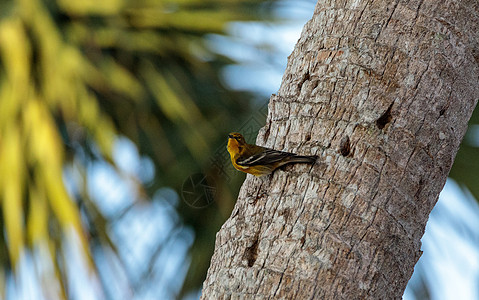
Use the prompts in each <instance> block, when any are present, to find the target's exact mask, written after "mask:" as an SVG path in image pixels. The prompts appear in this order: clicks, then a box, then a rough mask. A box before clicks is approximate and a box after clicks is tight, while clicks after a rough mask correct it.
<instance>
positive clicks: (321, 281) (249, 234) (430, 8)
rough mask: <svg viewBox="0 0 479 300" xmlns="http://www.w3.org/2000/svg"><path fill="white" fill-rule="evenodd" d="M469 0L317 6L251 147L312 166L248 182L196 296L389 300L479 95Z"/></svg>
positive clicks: (477, 40) (407, 271)
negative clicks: (312, 158) (306, 159)
mask: <svg viewBox="0 0 479 300" xmlns="http://www.w3.org/2000/svg"><path fill="white" fill-rule="evenodd" d="M478 35H479V4H478V2H477V0H470V1H468V0H444V1H437V0H424V1H389V0H376V1H366V0H354V1H339V0H338V1H334V0H331V1H326V0H324V1H319V3H318V4H317V6H316V8H315V12H314V15H313V18H312V19H311V20H310V21H309V22H308V23H307V24H306V25H305V27H304V29H303V32H302V34H301V38H300V40H299V41H298V43H297V45H296V47H295V49H294V51H293V53H292V54H291V56H290V57H289V61H288V66H287V69H286V72H285V74H284V77H283V82H282V85H281V87H280V90H279V91H278V93H277V95H273V96H272V97H271V99H270V104H269V115H268V120H267V124H266V126H265V127H264V128H263V129H262V130H261V131H260V134H259V136H258V138H257V143H258V144H260V145H266V146H268V147H272V148H274V149H278V150H285V151H291V152H296V153H299V154H305V155H309V154H317V155H319V156H320V159H319V160H318V163H316V165H314V166H313V167H311V166H307V165H295V166H289V167H287V168H286V169H285V170H278V171H276V172H275V173H274V174H273V175H271V176H268V177H266V178H254V177H252V176H250V175H248V177H247V179H246V181H245V182H244V184H243V186H242V188H241V191H240V194H239V197H238V201H237V203H236V206H235V209H234V211H233V213H232V215H231V217H230V218H229V219H228V220H227V221H226V223H225V224H224V225H223V227H222V228H221V230H220V231H219V233H218V234H217V237H216V247H215V253H214V255H213V258H212V261H211V266H210V269H209V271H208V275H207V278H206V281H205V282H204V286H203V294H202V299H230V298H231V299H252V298H255V299H265V298H283V299H293V298H295V299H400V298H401V296H402V294H403V291H404V289H405V287H406V284H407V282H408V280H409V278H410V277H411V275H412V273H413V269H414V265H415V264H416V262H417V260H418V259H419V257H420V255H421V251H420V246H421V242H420V239H421V237H422V235H423V233H424V228H425V225H426V221H427V219H428V215H429V213H430V211H431V210H432V208H433V206H434V205H435V203H436V201H437V199H438V195H439V192H440V191H441V189H442V187H443V185H444V183H445V180H446V177H447V174H448V172H449V170H450V168H451V165H452V163H453V160H454V157H455V154H456V151H457V150H458V147H459V144H460V142H461V140H462V137H463V135H464V133H465V130H466V128H467V121H468V120H469V118H470V115H471V113H472V111H473V109H474V107H475V105H476V102H477V99H478V98H479V82H478V81H479V80H478V78H479V68H478V62H479V36H478Z"/></svg>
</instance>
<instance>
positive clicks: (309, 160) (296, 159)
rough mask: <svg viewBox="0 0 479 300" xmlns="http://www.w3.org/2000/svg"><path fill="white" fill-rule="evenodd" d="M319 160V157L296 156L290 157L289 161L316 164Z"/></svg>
mask: <svg viewBox="0 0 479 300" xmlns="http://www.w3.org/2000/svg"><path fill="white" fill-rule="evenodd" d="M317 159H318V156H317V155H312V156H302V155H295V156H291V157H290V159H289V160H288V163H307V164H314V163H315V162H316V160H317Z"/></svg>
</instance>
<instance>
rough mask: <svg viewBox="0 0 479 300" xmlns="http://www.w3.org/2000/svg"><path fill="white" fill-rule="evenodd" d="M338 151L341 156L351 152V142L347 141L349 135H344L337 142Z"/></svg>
mask: <svg viewBox="0 0 479 300" xmlns="http://www.w3.org/2000/svg"><path fill="white" fill-rule="evenodd" d="M339 153H341V155H342V156H344V157H346V156H348V155H350V154H351V143H350V142H349V136H347V135H346V136H345V137H343V138H342V139H341V142H340V143H339Z"/></svg>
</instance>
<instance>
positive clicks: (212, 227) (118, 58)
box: [0, 0, 273, 299]
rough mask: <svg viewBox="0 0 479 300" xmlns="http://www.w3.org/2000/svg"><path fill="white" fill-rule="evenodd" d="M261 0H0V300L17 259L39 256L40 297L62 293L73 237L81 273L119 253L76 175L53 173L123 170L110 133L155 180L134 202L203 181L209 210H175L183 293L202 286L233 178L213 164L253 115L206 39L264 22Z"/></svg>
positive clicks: (229, 201) (230, 199)
mask: <svg viewBox="0 0 479 300" xmlns="http://www.w3.org/2000/svg"><path fill="white" fill-rule="evenodd" d="M272 2H273V1H249V0H228V1H223V0H207V1H204V0H202V1H198V0H176V1H175V0H171V1H160V0H157V1H154V0H138V1H133V0H105V1H92V0H85V1H70V0H57V1H53V0H10V1H2V2H1V3H0V168H1V169H0V201H1V202H0V204H1V211H2V217H1V218H0V221H1V222H2V225H3V228H4V230H3V231H2V233H1V234H2V237H1V239H0V260H1V262H0V263H1V265H2V269H1V270H0V272H1V273H0V275H1V276H0V278H1V279H2V281H3V282H2V284H1V285H0V286H1V287H3V290H2V294H3V298H5V280H7V279H8V278H14V273H15V271H17V270H18V262H19V260H20V259H21V257H22V255H25V253H33V254H34V257H37V259H38V260H42V263H41V264H42V267H41V268H40V267H38V268H36V271H37V273H38V276H39V278H41V280H40V281H41V283H42V285H43V286H42V288H43V290H44V293H45V295H47V296H49V297H47V296H46V297H47V298H60V299H67V298H69V291H68V286H67V282H68V272H67V266H68V256H67V255H65V251H66V250H65V249H66V247H67V245H66V243H67V242H66V239H68V237H69V236H71V235H73V236H75V239H74V240H76V241H77V242H76V244H75V245H76V246H77V247H78V248H79V249H82V251H81V253H83V255H84V259H85V262H86V265H87V268H88V269H89V272H91V273H92V274H97V273H98V272H99V271H100V270H99V269H98V268H99V267H98V265H97V263H96V260H95V257H94V253H95V251H96V250H98V249H99V248H101V249H103V251H104V249H105V248H108V249H110V252H111V253H113V254H115V253H116V255H118V251H117V249H116V246H117V245H115V243H114V242H113V241H112V239H111V237H110V236H109V231H108V227H109V222H110V221H111V220H109V219H108V218H107V217H105V216H104V215H103V214H102V213H101V210H100V209H99V208H98V207H97V204H96V203H95V202H94V201H92V199H90V195H89V194H88V192H87V189H88V187H87V183H86V182H87V181H86V180H84V186H82V187H80V190H77V191H76V192H73V193H72V192H68V191H67V189H66V187H65V184H64V179H63V176H64V173H63V172H64V168H65V166H68V165H69V166H72V168H74V169H75V170H76V171H77V172H78V173H80V174H82V176H83V177H85V176H86V175H85V174H86V169H87V166H88V164H89V163H91V162H94V161H99V160H104V161H106V162H108V163H109V164H110V165H111V166H112V167H113V168H115V169H116V170H117V171H118V172H119V173H122V172H121V170H120V169H119V168H118V167H117V166H116V164H115V162H114V160H113V158H112V149H113V145H114V142H115V140H116V139H117V138H118V137H121V136H126V137H128V138H129V139H130V140H131V141H133V142H134V143H135V144H136V145H137V147H138V149H139V151H140V153H142V154H143V155H147V156H149V157H150V158H151V159H152V160H153V162H154V165H155V171H156V176H155V179H154V180H153V181H151V182H148V183H147V184H144V185H142V184H140V183H138V182H137V185H136V188H137V189H138V195H139V196H138V198H139V199H137V200H141V199H150V198H151V195H153V194H154V193H155V191H157V190H158V189H159V188H161V187H164V186H170V187H173V188H175V189H176V190H178V191H180V190H181V187H182V184H183V182H184V181H185V179H186V178H188V176H190V175H191V174H194V173H198V172H204V173H205V174H209V175H208V176H210V177H211V178H214V180H215V184H216V188H217V189H216V193H215V205H210V206H208V207H206V208H204V209H201V210H200V209H192V208H191V207H189V206H188V205H185V204H184V203H180V205H179V206H178V213H179V215H180V216H181V217H182V222H183V223H184V224H186V225H189V226H191V228H193V229H194V230H195V235H196V238H195V242H194V245H193V246H192V248H191V249H192V252H191V257H192V260H191V266H190V272H189V273H188V277H187V279H186V280H185V282H186V284H185V286H184V289H183V292H187V291H189V290H191V289H195V288H198V287H199V286H200V284H201V282H202V280H203V278H204V276H205V273H206V268H207V267H208V264H209V259H210V256H211V253H212V250H213V246H214V236H215V233H216V231H217V230H218V228H219V226H220V224H221V223H222V222H223V221H224V219H225V218H226V217H227V216H228V215H229V213H230V211H231V208H232V206H233V203H234V199H235V198H236V193H237V189H238V186H239V182H240V180H241V177H235V178H234V179H233V181H231V182H229V183H228V184H226V182H225V180H223V179H222V177H221V174H217V173H215V170H214V167H213V166H212V160H211V157H212V156H214V153H215V151H218V149H222V148H221V147H223V144H222V143H223V142H224V139H225V136H226V133H227V132H229V131H231V130H232V129H236V128H238V127H240V126H241V124H242V122H243V121H244V120H245V118H246V116H247V115H249V114H250V113H251V110H252V108H254V106H253V105H252V104H251V103H250V100H249V99H250V98H251V97H250V96H251V95H248V94H246V93H240V92H233V91H231V90H228V89H227V88H226V87H225V86H224V84H223V83H222V82H221V80H220V77H219V72H220V70H221V69H222V68H223V67H224V66H226V65H228V64H232V63H234V62H233V61H231V60H230V59H228V58H227V57H224V56H220V55H218V54H215V53H213V52H212V51H211V50H210V49H209V48H208V46H207V45H206V43H205V40H204V38H205V36H206V35H207V34H210V33H216V34H223V33H224V29H225V25H226V24H227V22H231V21H241V20H243V21H248V20H265V19H267V18H269V12H270V9H271V4H272ZM131 180H132V181H134V179H131ZM235 180H236V181H235ZM140 198H141V199H140ZM95 276H97V275H95ZM104 284H105V283H104Z"/></svg>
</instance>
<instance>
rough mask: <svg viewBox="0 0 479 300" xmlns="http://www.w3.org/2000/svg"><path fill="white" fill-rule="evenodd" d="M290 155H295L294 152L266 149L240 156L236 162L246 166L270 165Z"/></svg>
mask: <svg viewBox="0 0 479 300" xmlns="http://www.w3.org/2000/svg"><path fill="white" fill-rule="evenodd" d="M289 156H294V154H292V153H288V152H282V151H277V150H273V149H266V150H265V151H262V152H260V153H256V154H253V155H249V156H245V157H238V159H237V160H236V164H238V165H240V166H245V167H252V166H257V165H269V164H274V163H277V162H279V161H281V160H283V159H285V158H286V157H289Z"/></svg>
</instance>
